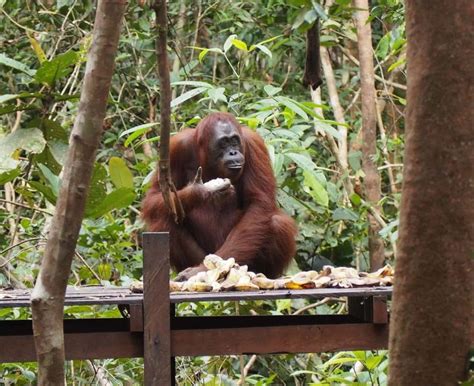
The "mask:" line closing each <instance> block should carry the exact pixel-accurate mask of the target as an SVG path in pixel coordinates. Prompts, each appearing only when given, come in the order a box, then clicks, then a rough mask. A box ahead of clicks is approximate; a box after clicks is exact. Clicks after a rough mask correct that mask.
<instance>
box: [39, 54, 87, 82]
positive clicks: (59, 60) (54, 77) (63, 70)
mask: <svg viewBox="0 0 474 386" xmlns="http://www.w3.org/2000/svg"><path fill="white" fill-rule="evenodd" d="M79 59H80V55H79V53H78V52H76V51H68V52H65V53H64V54H60V55H58V56H56V57H55V58H54V59H52V60H47V61H45V62H43V63H42V64H41V67H40V68H39V69H38V71H36V75H35V80H36V81H37V82H38V83H42V84H45V85H47V86H49V87H53V86H54V83H55V82H56V81H58V80H60V79H62V78H64V77H65V76H66V75H68V74H69V73H70V72H71V69H70V66H71V65H73V64H76V63H77V62H78V60H79Z"/></svg>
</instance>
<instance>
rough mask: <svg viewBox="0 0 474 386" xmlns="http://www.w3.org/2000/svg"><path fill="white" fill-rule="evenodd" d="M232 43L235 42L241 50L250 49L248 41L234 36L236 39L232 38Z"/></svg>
mask: <svg viewBox="0 0 474 386" xmlns="http://www.w3.org/2000/svg"><path fill="white" fill-rule="evenodd" d="M232 44H233V46H234V47H237V48H238V49H239V50H241V51H245V52H248V51H249V49H248V47H247V43H245V42H243V41H242V40H239V39H236V38H234V39H232ZM270 54H271V53H270Z"/></svg>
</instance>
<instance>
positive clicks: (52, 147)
mask: <svg viewBox="0 0 474 386" xmlns="http://www.w3.org/2000/svg"><path fill="white" fill-rule="evenodd" d="M48 148H49V151H50V152H51V154H52V155H53V157H54V160H55V161H56V162H57V163H58V164H59V165H64V163H65V162H66V157H67V151H68V148H69V145H68V144H67V143H64V142H59V141H53V140H51V141H49V142H48Z"/></svg>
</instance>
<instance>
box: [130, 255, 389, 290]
mask: <svg viewBox="0 0 474 386" xmlns="http://www.w3.org/2000/svg"><path fill="white" fill-rule="evenodd" d="M203 264H204V266H205V267H206V268H207V271H202V272H199V273H197V274H196V275H194V276H192V277H191V278H189V279H188V280H187V281H184V282H178V281H173V280H171V281H170V292H222V291H259V290H273V289H290V290H298V289H311V288H327V287H332V288H351V287H373V286H390V285H392V284H393V273H394V272H393V268H392V267H391V266H390V265H386V266H385V267H383V268H381V269H379V270H378V271H376V272H370V273H368V272H358V271H357V270H356V269H354V268H350V267H332V266H330V265H326V266H324V267H323V269H322V270H321V271H319V272H318V271H305V272H298V273H297V274H295V275H292V276H286V277H282V278H279V279H269V278H267V277H266V276H265V275H263V274H262V273H257V274H256V273H254V272H251V271H249V270H248V267H247V266H246V265H242V266H241V265H239V264H237V263H236V262H235V259H233V258H229V259H222V258H221V257H219V256H217V255H208V256H206V258H205V259H204V262H203ZM131 290H132V291H133V292H142V291H143V284H142V283H135V284H132V286H131Z"/></svg>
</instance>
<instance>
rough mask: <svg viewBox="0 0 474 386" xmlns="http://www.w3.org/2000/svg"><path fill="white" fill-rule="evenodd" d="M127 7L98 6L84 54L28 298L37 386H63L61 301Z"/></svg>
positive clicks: (121, 3)
mask: <svg viewBox="0 0 474 386" xmlns="http://www.w3.org/2000/svg"><path fill="white" fill-rule="evenodd" d="M126 4H127V2H126V1H125V0H123V1H117V0H114V1H111V0H101V1H99V2H98V7H97V13H96V17H95V23H94V35H93V36H94V39H93V42H92V46H91V49H90V51H89V54H88V60H87V66H86V71H85V78H84V85H83V89H82V93H81V101H80V105H79V112H78V115H77V117H76V120H75V122H74V128H73V131H72V133H71V137H70V145H69V151H68V158H67V160H66V163H65V165H64V177H63V182H62V185H61V191H60V194H59V199H58V202H57V204H56V209H55V213H54V217H53V220H52V223H51V230H50V232H49V236H48V241H47V244H46V248H45V252H44V257H43V261H42V264H41V270H40V273H39V275H38V279H37V281H36V285H35V288H34V290H33V293H32V296H31V303H32V310H33V330H34V336H35V345H36V353H37V358H38V362H39V381H38V384H39V385H63V384H64V332H63V316H64V315H63V306H64V295H65V291H66V285H67V281H68V278H69V274H70V270H71V263H72V258H73V255H74V250H75V247H76V242H77V237H78V234H79V230H80V228H81V222H82V218H83V214H84V207H85V203H86V198H87V193H88V190H89V184H90V177H91V174H92V169H93V165H94V160H95V154H96V150H97V147H98V145H99V142H100V137H101V134H102V123H103V120H104V117H105V111H106V105H107V97H108V94H109V88H110V82H111V79H112V74H113V70H114V59H115V53H116V51H117V45H118V40H119V36H120V26H121V21H122V16H123V13H124V11H125V8H126Z"/></svg>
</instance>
